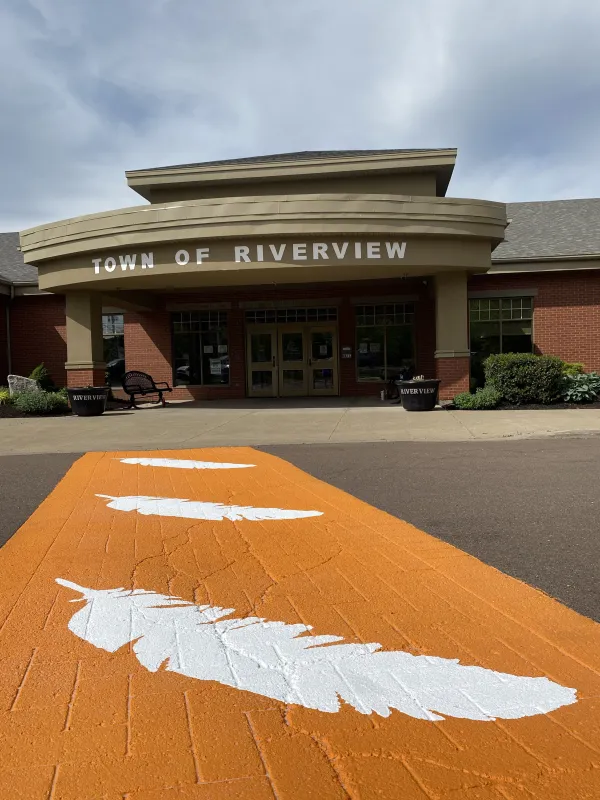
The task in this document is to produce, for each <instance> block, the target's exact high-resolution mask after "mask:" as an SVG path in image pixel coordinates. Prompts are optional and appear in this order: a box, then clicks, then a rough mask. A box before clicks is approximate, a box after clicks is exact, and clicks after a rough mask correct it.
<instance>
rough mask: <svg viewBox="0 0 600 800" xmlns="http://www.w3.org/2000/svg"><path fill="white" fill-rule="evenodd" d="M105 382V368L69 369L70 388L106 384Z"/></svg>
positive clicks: (68, 382)
mask: <svg viewBox="0 0 600 800" xmlns="http://www.w3.org/2000/svg"><path fill="white" fill-rule="evenodd" d="M105 382H106V381H105V372H104V369H103V368H100V369H99V368H96V369H67V386H68V387H69V389H71V388H73V387H85V386H104V384H105Z"/></svg>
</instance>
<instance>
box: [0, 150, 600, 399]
mask: <svg viewBox="0 0 600 800" xmlns="http://www.w3.org/2000/svg"><path fill="white" fill-rule="evenodd" d="M455 158H456V152H455V151H453V150H403V151H398V150H386V151H337V152H317V153H293V154H284V155H281V156H265V157H259V158H250V159H237V160H232V161H221V162H211V163H204V164H190V165H183V166H178V167H167V168H159V169H151V170H141V171H136V172H130V173H127V178H128V182H129V185H130V186H131V188H132V189H134V190H135V191H136V192H138V193H139V194H140V195H141V196H142V197H143V198H144V199H145V200H146V201H149V202H148V203H147V204H146V205H142V206H136V207H132V208H126V209H121V210H117V211H113V212H104V213H100V214H94V215H89V216H86V217H79V218H76V219H72V220H63V221H61V222H58V223H50V224H48V225H44V226H40V227H37V228H32V229H30V230H27V231H23V232H22V233H21V234H20V239H19V235H18V234H15V233H7V234H0V320H2V322H1V324H0V384H2V383H4V376H5V375H6V374H7V373H8V372H13V373H16V374H23V375H28V374H29V373H30V372H31V370H32V369H33V368H34V367H35V366H36V365H37V364H39V363H40V362H44V363H45V364H46V366H47V367H48V369H49V370H50V372H51V374H52V376H53V378H54V380H55V382H56V383H57V384H58V385H63V384H69V385H72V386H76V385H88V384H90V383H99V382H102V383H103V382H104V377H105V373H106V371H108V374H109V375H110V378H111V380H112V382H113V383H115V384H118V381H119V377H120V375H121V374H122V373H123V371H124V370H125V369H126V368H127V369H141V370H143V371H145V372H149V373H151V374H152V375H153V377H154V378H155V379H156V380H164V381H168V382H169V383H171V384H174V385H175V387H176V389H175V397H178V398H181V399H184V398H197V399H207V400H209V399H222V398H243V397H248V396H249V397H277V396H282V397H283V396H294V395H295V396H314V395H342V396H351V395H358V394H364V395H369V394H370V395H378V394H379V392H380V390H381V388H382V386H383V384H384V382H385V381H386V379H388V378H390V377H393V376H394V375H396V374H397V373H398V372H399V371H400V370H401V369H402V368H409V369H412V370H414V372H415V373H417V374H424V375H426V376H427V377H432V376H438V377H439V378H440V379H441V381H442V384H441V397H442V398H443V399H444V398H449V397H451V396H453V395H454V394H455V393H456V392H457V391H461V390H464V389H466V388H467V387H468V386H469V383H470V382H471V384H473V383H475V382H477V381H481V362H482V360H483V359H484V358H485V356H486V355H488V354H489V353H492V352H514V351H518V352H522V351H524V352H537V353H551V354H554V355H558V356H560V357H561V358H564V359H565V360H568V361H580V362H583V363H584V364H585V367H586V368H587V369H589V370H592V369H595V370H600V344H599V342H598V338H599V337H598V332H599V330H600V200H595V199H594V200H566V201H552V202H537V203H514V204H508V205H505V204H503V203H492V202H486V201H482V200H465V199H453V198H449V197H447V196H446V190H447V188H448V184H449V181H450V178H451V175H452V170H453V167H454V162H455Z"/></svg>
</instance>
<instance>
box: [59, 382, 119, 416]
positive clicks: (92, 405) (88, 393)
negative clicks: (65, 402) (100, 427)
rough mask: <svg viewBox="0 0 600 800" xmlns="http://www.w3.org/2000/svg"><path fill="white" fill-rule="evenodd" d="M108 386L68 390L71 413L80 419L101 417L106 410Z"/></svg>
mask: <svg viewBox="0 0 600 800" xmlns="http://www.w3.org/2000/svg"><path fill="white" fill-rule="evenodd" d="M108 392H109V388H108V386H82V387H76V388H74V389H67V394H68V395H69V405H70V406H71V411H72V412H73V413H74V414H76V415H77V416H78V417H99V416H100V414H104V411H105V410H106V401H107V399H108Z"/></svg>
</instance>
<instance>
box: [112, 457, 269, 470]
mask: <svg viewBox="0 0 600 800" xmlns="http://www.w3.org/2000/svg"><path fill="white" fill-rule="evenodd" d="M119 461H120V462H121V464H139V465H140V466H141V467H169V468H170V469H248V468H249V467H255V466H256V464H228V463H227V462H225V461H191V460H189V459H187V458H120V459H119Z"/></svg>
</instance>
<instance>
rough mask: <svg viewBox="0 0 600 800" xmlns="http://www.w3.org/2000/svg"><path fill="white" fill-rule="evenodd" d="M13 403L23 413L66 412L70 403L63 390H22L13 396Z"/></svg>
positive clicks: (41, 414) (40, 414) (38, 414)
mask: <svg viewBox="0 0 600 800" xmlns="http://www.w3.org/2000/svg"><path fill="white" fill-rule="evenodd" d="M13 405H14V407H15V408H16V409H17V410H18V411H21V412H23V414H35V415H37V416H44V415H46V414H64V413H65V412H66V411H68V410H69V403H68V401H67V398H66V397H65V396H64V394H63V393H62V392H42V391H39V392H20V393H19V394H16V395H15V396H14V397H13Z"/></svg>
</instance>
